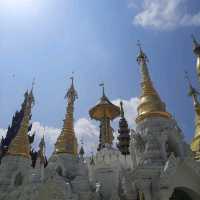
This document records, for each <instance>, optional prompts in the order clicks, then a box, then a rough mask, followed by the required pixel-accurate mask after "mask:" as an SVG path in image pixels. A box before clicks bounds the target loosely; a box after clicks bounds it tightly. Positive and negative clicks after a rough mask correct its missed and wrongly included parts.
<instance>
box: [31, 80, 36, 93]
mask: <svg viewBox="0 0 200 200" xmlns="http://www.w3.org/2000/svg"><path fill="white" fill-rule="evenodd" d="M34 86H35V77H34V78H33V81H32V88H31V90H32V91H33V89H34Z"/></svg>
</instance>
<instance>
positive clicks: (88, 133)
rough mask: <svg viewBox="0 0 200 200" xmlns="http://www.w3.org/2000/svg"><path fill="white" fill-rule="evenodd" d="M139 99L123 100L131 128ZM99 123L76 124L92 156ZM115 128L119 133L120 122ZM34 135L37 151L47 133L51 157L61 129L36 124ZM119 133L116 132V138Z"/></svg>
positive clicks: (2, 132)
mask: <svg viewBox="0 0 200 200" xmlns="http://www.w3.org/2000/svg"><path fill="white" fill-rule="evenodd" d="M112 102H113V103H114V104H116V105H118V106H119V105H120V99H117V100H114V101H112ZM138 102H139V100H138V98H131V99H130V100H123V103H124V111H125V117H126V118H127V121H128V123H129V126H130V128H134V127H135V122H134V120H135V118H136V115H137V105H138ZM98 126H99V125H98V123H96V122H95V121H92V120H89V119H87V118H80V119H78V120H77V121H76V122H75V132H76V136H77V139H78V142H79V143H80V141H81V140H83V142H84V149H85V152H86V153H87V154H90V153H91V151H95V150H96V149H97V145H98V141H99V127H98ZM113 127H114V129H115V130H116V131H117V129H118V120H115V121H114V122H113ZM31 132H32V133H34V132H35V133H36V135H35V142H34V145H33V147H34V148H35V149H37V148H38V144H39V142H40V139H41V137H42V136H43V134H44V132H45V134H44V135H45V141H46V153H47V156H48V157H49V156H50V155H51V154H52V153H53V151H54V144H55V142H56V140H57V137H58V136H59V134H60V132H61V129H59V128H55V127H49V126H44V125H42V124H41V123H40V122H34V123H33V126H32V130H31ZM5 134H6V129H0V137H1V136H5ZM117 134H118V133H117V132H115V133H114V135H115V136H116V135H117Z"/></svg>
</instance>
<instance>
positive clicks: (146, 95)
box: [136, 42, 171, 123]
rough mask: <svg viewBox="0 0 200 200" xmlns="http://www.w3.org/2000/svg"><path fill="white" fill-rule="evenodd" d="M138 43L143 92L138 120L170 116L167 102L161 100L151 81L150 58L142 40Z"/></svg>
mask: <svg viewBox="0 0 200 200" xmlns="http://www.w3.org/2000/svg"><path fill="white" fill-rule="evenodd" d="M137 45H138V46H139V55H138V57H137V62H138V64H139V65H140V68H141V75H142V81H141V87H142V94H141V96H140V103H139V106H138V117H137V118H136V122H137V123H138V122H140V121H141V120H143V119H145V118H148V117H156V116H159V117H165V118H170V117H171V115H170V114H169V113H168V112H166V109H165V104H164V103H163V102H162V101H161V99H160V97H159V95H158V93H157V91H156V90H155V88H154V87H153V83H152V81H151V77H150V75H149V70H148V67H147V63H148V62H149V59H148V57H147V56H146V54H145V53H144V51H143V50H142V47H141V44H140V42H138V44H137Z"/></svg>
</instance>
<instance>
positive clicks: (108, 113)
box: [89, 84, 120, 150]
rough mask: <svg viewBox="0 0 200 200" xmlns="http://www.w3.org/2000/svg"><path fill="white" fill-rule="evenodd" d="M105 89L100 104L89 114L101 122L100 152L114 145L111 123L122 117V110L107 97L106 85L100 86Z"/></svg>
mask: <svg viewBox="0 0 200 200" xmlns="http://www.w3.org/2000/svg"><path fill="white" fill-rule="evenodd" d="M100 86H101V87H102V89H103V95H102V97H101V99H100V101H99V102H98V104H97V105H96V106H95V107H93V108H92V109H90V111H89V114H90V117H91V118H92V119H95V120H97V121H100V136H99V147H98V150H101V149H102V148H104V147H106V146H109V147H111V146H112V143H113V139H114V137H113V129H112V127H111V125H110V121H111V120H113V119H115V118H116V117H118V116H119V115H120V108H119V107H118V106H116V105H114V104H112V103H111V102H110V101H109V99H108V98H107V96H106V95H105V89H104V84H100Z"/></svg>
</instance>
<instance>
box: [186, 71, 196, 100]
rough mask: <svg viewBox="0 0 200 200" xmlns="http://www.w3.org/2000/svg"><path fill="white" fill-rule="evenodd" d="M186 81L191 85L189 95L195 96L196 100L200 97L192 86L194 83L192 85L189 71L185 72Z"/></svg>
mask: <svg viewBox="0 0 200 200" xmlns="http://www.w3.org/2000/svg"><path fill="white" fill-rule="evenodd" d="M185 79H186V80H187V81H188V84H189V93H188V95H189V96H193V97H195V99H196V98H197V95H199V92H198V91H197V90H196V89H195V88H194V87H193V86H192V83H191V80H190V77H189V75H188V72H187V71H185Z"/></svg>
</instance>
